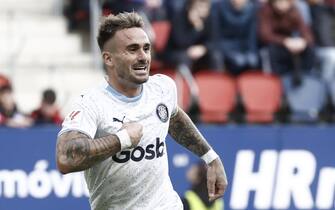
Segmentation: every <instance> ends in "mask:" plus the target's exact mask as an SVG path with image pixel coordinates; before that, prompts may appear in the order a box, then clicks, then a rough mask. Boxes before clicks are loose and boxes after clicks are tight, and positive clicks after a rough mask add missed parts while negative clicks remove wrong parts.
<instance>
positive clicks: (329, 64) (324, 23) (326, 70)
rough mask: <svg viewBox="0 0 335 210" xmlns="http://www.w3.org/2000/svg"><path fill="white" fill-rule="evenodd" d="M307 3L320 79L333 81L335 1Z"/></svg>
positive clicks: (334, 69)
mask: <svg viewBox="0 0 335 210" xmlns="http://www.w3.org/2000/svg"><path fill="white" fill-rule="evenodd" d="M308 2H309V4H310V9H311V14H312V28H313V32H314V36H315V43H316V46H317V48H316V55H317V58H318V60H319V63H320V68H321V74H322V78H323V79H324V80H325V81H332V80H334V79H335V36H334V35H335V34H334V26H335V1H334V0H325V1H323V0H309V1H308Z"/></svg>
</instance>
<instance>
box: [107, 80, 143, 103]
mask: <svg viewBox="0 0 335 210" xmlns="http://www.w3.org/2000/svg"><path fill="white" fill-rule="evenodd" d="M106 90H107V91H108V92H109V93H111V94H112V95H113V96H114V97H115V98H117V99H118V100H120V101H123V102H126V103H131V102H136V101H138V100H140V99H141V97H142V95H143V85H142V90H141V93H140V94H139V95H137V96H134V97H128V96H125V95H123V94H121V93H120V92H118V91H117V90H116V89H114V88H113V87H112V86H111V85H110V84H108V83H107V86H106Z"/></svg>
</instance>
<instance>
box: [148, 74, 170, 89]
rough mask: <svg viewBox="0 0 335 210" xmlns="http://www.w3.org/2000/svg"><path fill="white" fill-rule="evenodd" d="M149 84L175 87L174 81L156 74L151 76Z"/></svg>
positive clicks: (163, 75)
mask: <svg viewBox="0 0 335 210" xmlns="http://www.w3.org/2000/svg"><path fill="white" fill-rule="evenodd" d="M149 83H152V84H155V85H158V86H160V87H168V88H170V87H173V86H175V82H174V80H173V79H172V78H171V77H169V76H167V75H165V74H155V75H153V76H150V80H149Z"/></svg>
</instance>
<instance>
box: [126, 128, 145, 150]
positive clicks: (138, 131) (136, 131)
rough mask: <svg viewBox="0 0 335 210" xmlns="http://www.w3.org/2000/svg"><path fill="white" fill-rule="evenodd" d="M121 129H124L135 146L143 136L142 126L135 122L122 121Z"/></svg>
mask: <svg viewBox="0 0 335 210" xmlns="http://www.w3.org/2000/svg"><path fill="white" fill-rule="evenodd" d="M121 129H126V131H127V132H128V135H129V137H130V140H131V142H132V147H136V146H137V144H138V143H139V142H140V140H141V138H142V136H143V126H142V125H141V124H140V123H137V122H128V123H124V124H123V126H122V128H121Z"/></svg>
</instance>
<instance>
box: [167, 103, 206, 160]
mask: <svg viewBox="0 0 335 210" xmlns="http://www.w3.org/2000/svg"><path fill="white" fill-rule="evenodd" d="M169 134H170V135H171V136H172V137H173V138H174V139H175V141H176V142H177V143H179V144H181V145H182V146H184V147H186V148H187V149H189V150H190V151H191V152H193V153H195V154H196V155H198V156H202V155H204V154H205V153H206V152H207V151H208V150H209V149H210V146H209V144H208V143H207V141H206V140H205V138H204V137H203V136H202V135H201V133H200V132H199V130H198V129H197V128H196V127H195V125H194V124H193V122H192V121H191V119H190V118H189V117H188V116H187V114H186V113H185V112H184V111H183V110H182V109H179V110H178V112H177V114H176V115H175V116H174V117H172V118H171V120H170V127H169Z"/></svg>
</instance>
